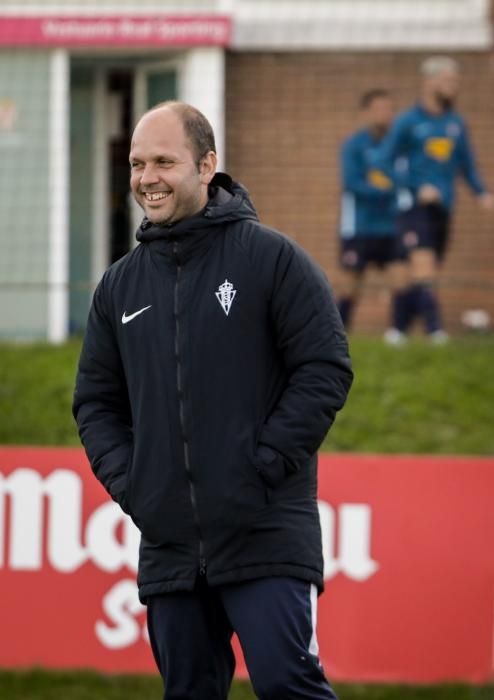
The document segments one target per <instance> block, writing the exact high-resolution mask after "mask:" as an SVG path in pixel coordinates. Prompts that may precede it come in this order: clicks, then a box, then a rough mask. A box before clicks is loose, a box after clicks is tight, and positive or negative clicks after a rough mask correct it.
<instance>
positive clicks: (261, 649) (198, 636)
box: [148, 577, 336, 700]
mask: <svg viewBox="0 0 494 700" xmlns="http://www.w3.org/2000/svg"><path fill="white" fill-rule="evenodd" d="M316 599H317V594H316V589H315V586H312V585H311V584H310V583H307V582H304V581H299V580H297V579H292V578H282V577H273V578H262V579H257V580H255V581H248V582H245V583H239V584H235V585H229V586H223V587H220V588H209V587H208V586H207V585H206V584H202V585H201V584H199V585H198V586H197V587H196V589H195V590H194V591H191V592H187V593H182V592H180V593H168V594H166V595H157V596H151V597H150V598H149V600H148V628H149V636H150V640H151V647H152V650H153V654H154V658H155V660H156V663H157V665H158V668H159V671H160V673H161V675H162V677H163V681H164V685H165V695H164V697H165V698H166V700H227V697H228V691H229V689H230V685H231V682H232V678H233V672H234V669H235V659H234V655H233V651H232V647H231V644H230V642H231V638H232V634H233V632H236V634H237V635H238V637H239V640H240V644H241V646H242V651H243V653H244V657H245V661H246V664H247V669H248V671H249V675H250V678H251V681H252V685H253V687H254V691H255V693H256V695H257V697H258V698H259V699H260V700H329V699H333V700H334V699H336V695H335V693H334V691H333V690H332V688H331V686H330V685H329V683H328V681H327V680H326V678H325V676H324V672H323V669H322V667H321V665H320V663H319V659H318V656H317V654H318V648H317V640H316V635H315V616H316V610H315V609H316Z"/></svg>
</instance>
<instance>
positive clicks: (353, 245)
mask: <svg viewBox="0 0 494 700" xmlns="http://www.w3.org/2000/svg"><path fill="white" fill-rule="evenodd" d="M340 263H341V273H340V283H339V285H338V286H339V296H338V301H337V305H338V311H339V312H340V316H341V320H342V321H343V325H344V326H345V328H346V329H347V330H349V329H350V327H351V324H352V317H353V311H354V309H355V305H356V304H357V302H358V299H359V296H360V289H361V286H362V274H363V270H364V264H363V260H362V251H361V249H360V246H359V244H358V241H357V240H356V239H355V238H353V239H349V240H343V241H342V244H341V258H340Z"/></svg>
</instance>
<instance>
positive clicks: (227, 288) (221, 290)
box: [215, 280, 237, 316]
mask: <svg viewBox="0 0 494 700" xmlns="http://www.w3.org/2000/svg"><path fill="white" fill-rule="evenodd" d="M236 293H237V290H236V289H233V284H232V283H231V282H229V281H228V280H225V281H224V282H223V284H220V286H219V287H218V291H217V292H215V294H216V298H217V299H218V301H219V303H220V306H221V308H222V309H223V311H224V312H225V314H226V315H227V316H228V314H229V313H230V309H231V308H232V304H233V300H234V299H235V295H236Z"/></svg>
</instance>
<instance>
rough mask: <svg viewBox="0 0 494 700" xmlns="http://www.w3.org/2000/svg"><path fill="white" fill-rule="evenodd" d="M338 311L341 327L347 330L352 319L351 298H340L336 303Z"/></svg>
mask: <svg viewBox="0 0 494 700" xmlns="http://www.w3.org/2000/svg"><path fill="white" fill-rule="evenodd" d="M338 311H339V312H340V316H341V320H342V321H343V325H344V326H345V328H346V329H347V330H348V328H349V327H350V322H351V319H352V311H353V299H352V298H351V297H342V298H341V299H340V300H339V301H338Z"/></svg>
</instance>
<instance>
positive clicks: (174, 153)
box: [129, 108, 214, 224]
mask: <svg viewBox="0 0 494 700" xmlns="http://www.w3.org/2000/svg"><path fill="white" fill-rule="evenodd" d="M129 160H130V187H131V190H132V194H133V195H134V197H135V200H136V202H137V203H138V204H139V205H140V206H141V207H142V208H143V209H144V213H145V214H146V216H147V218H148V219H149V220H150V221H151V222H152V223H154V224H171V223H173V222H175V221H179V220H180V219H184V218H187V217H189V216H192V215H193V214H196V213H197V212H198V211H200V210H201V209H202V208H203V207H204V206H206V203H207V199H208V190H207V187H208V183H209V181H210V180H211V179H212V176H213V174H214V173H212V174H210V176H209V173H206V176H205V174H204V172H201V171H200V170H199V169H198V165H197V164H196V162H195V157H194V153H193V152H192V150H191V145H190V143H189V142H188V140H187V138H186V135H185V132H184V129H183V126H182V123H181V120H180V117H179V116H178V115H177V114H175V112H174V111H173V110H172V109H169V108H164V109H161V110H156V111H154V112H150V113H148V114H146V115H144V117H143V118H142V119H141V121H140V122H139V123H138V124H137V126H136V128H135V131H134V134H133V136H132V144H131V147H130V156H129ZM201 170H202V168H201Z"/></svg>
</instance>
